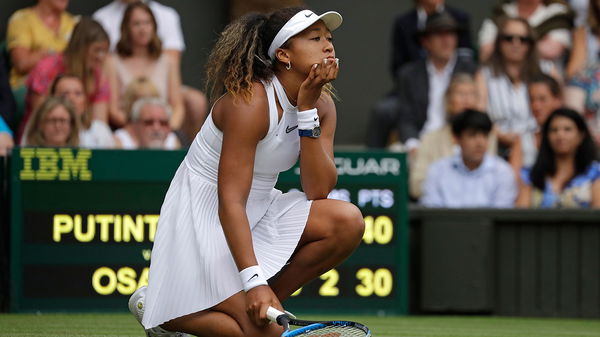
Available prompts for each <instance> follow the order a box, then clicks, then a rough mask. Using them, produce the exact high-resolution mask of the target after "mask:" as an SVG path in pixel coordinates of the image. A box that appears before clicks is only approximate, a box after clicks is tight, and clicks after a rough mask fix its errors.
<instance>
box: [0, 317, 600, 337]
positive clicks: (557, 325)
mask: <svg viewBox="0 0 600 337" xmlns="http://www.w3.org/2000/svg"><path fill="white" fill-rule="evenodd" d="M301 318H306V319H324V318H333V319H336V318H339V319H342V318H343V319H346V320H354V321H358V322H361V323H364V324H366V325H367V326H369V327H370V328H371V330H372V331H373V336H375V337H391V336H413V337H430V336H431V337H462V336H466V337H471V336H473V337H475V336H478V337H479V336H481V337H518V336H519V337H520V336H524V337H553V336H557V337H558V336H561V337H579V336H586V337H587V336H600V320H577V319H558V318H556V319H551V318H499V317H464V316H463V317H451V316H444V317H439V316H411V317H375V316H343V317H342V316H337V315H333V316H332V317H329V316H327V317H322V316H308V317H305V316H303V317H301ZM0 336H2V337H3V336H11V337H26V336H27V337H28V336H45V337H50V336H82V337H83V336H86V337H87V336H139V337H142V336H144V334H143V332H142V329H141V327H140V326H139V325H138V323H137V322H136V321H135V319H134V318H133V317H132V316H130V315H128V314H40V315H36V314H0Z"/></svg>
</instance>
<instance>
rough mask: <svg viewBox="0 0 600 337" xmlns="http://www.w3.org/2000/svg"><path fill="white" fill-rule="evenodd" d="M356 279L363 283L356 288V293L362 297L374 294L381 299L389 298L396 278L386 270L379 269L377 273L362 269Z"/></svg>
mask: <svg viewBox="0 0 600 337" xmlns="http://www.w3.org/2000/svg"><path fill="white" fill-rule="evenodd" d="M356 278H357V279H359V280H360V281H361V283H360V284H359V285H357V286H356V293H357V294H358V295H360V296H362V297H367V296H371V295H373V293H374V294H375V295H377V296H379V297H385V296H388V295H389V294H390V293H391V292H392V287H393V285H394V277H393V276H392V273H391V272H390V271H389V269H386V268H379V269H377V270H376V271H375V272H373V271H372V270H371V269H369V268H361V269H359V270H358V271H357V272H356Z"/></svg>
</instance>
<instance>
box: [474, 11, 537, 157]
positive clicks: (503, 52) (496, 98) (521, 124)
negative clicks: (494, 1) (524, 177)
mask: <svg viewBox="0 0 600 337" xmlns="http://www.w3.org/2000/svg"><path fill="white" fill-rule="evenodd" d="M540 73H541V69H540V67H539V62H538V59H537V56H536V52H535V40H534V38H533V31H532V30H531V27H530V26H529V24H528V23H527V21H525V20H524V19H520V18H517V19H514V18H507V19H506V20H504V21H502V22H500V34H498V35H497V36H496V42H495V48H494V49H493V52H492V55H491V56H490V59H489V60H488V62H487V64H486V65H485V66H484V67H483V68H482V69H481V70H480V71H479V72H478V73H477V76H476V81H477V86H478V87H479V89H480V94H479V99H480V103H479V108H480V109H487V111H488V113H489V114H490V117H491V119H492V121H493V122H494V124H495V127H496V132H497V135H498V142H499V145H501V148H500V149H499V153H500V154H501V156H503V157H505V158H508V156H509V154H510V149H511V148H512V147H513V146H514V145H515V141H516V139H518V138H519V137H520V136H521V135H523V134H525V133H527V132H534V131H535V129H536V124H535V120H534V118H533V116H532V114H531V110H530V109H529V102H528V98H527V83H528V82H529V80H530V79H531V78H533V77H534V76H537V75H539V74H540Z"/></svg>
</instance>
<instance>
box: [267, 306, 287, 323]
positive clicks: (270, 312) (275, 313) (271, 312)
mask: <svg viewBox="0 0 600 337" xmlns="http://www.w3.org/2000/svg"><path fill="white" fill-rule="evenodd" d="M281 315H285V313H284V312H281V311H279V310H277V309H275V308H273V307H271V306H269V308H267V318H268V319H269V321H271V322H274V323H277V317H279V316H281Z"/></svg>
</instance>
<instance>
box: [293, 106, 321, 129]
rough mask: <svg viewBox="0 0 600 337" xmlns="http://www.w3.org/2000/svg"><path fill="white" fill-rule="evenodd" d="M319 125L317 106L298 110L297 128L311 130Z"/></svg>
mask: <svg viewBox="0 0 600 337" xmlns="http://www.w3.org/2000/svg"><path fill="white" fill-rule="evenodd" d="M319 126H320V124H319V115H318V114H317V108H313V109H310V110H304V111H298V130H312V129H314V128H316V127H319Z"/></svg>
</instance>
